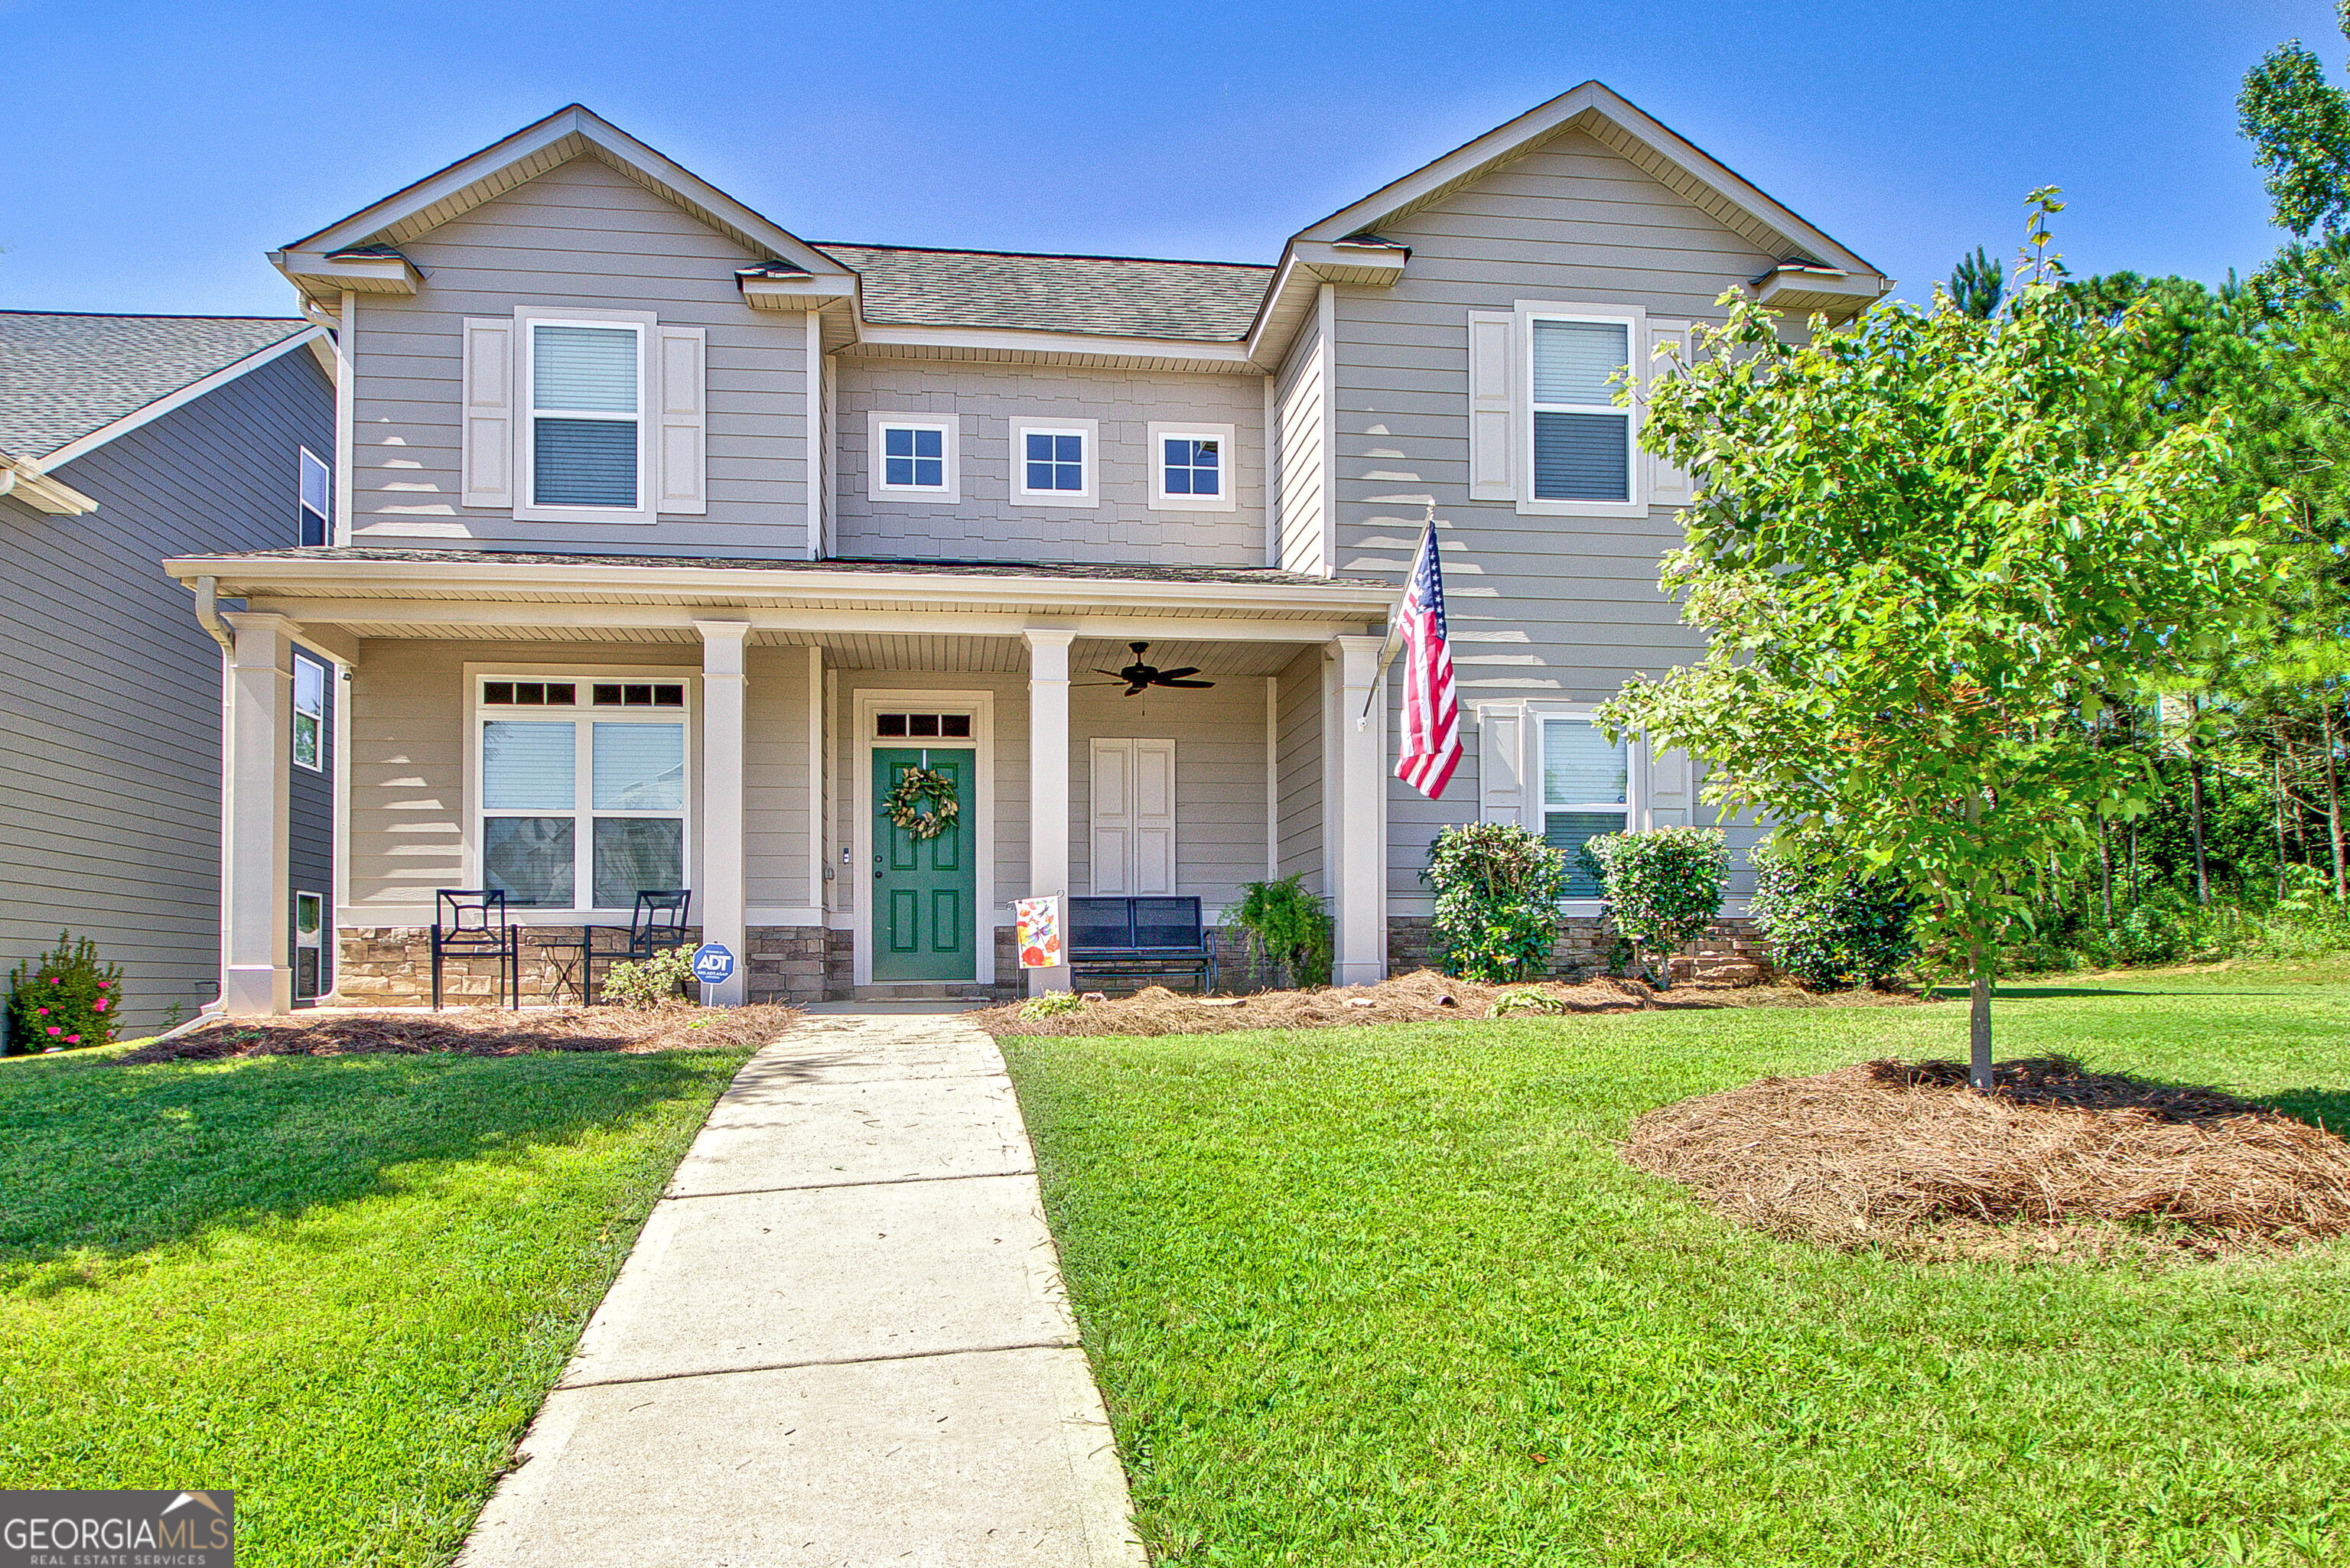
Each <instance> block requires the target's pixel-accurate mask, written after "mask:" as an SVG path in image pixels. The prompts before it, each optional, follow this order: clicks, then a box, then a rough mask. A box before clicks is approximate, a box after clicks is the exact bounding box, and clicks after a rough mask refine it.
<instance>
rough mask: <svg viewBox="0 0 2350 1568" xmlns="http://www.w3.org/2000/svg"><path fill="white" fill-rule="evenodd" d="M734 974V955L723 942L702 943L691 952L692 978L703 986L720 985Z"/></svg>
mask: <svg viewBox="0 0 2350 1568" xmlns="http://www.w3.org/2000/svg"><path fill="white" fill-rule="evenodd" d="M733 974H734V955H733V953H731V952H729V951H727V950H726V945H725V944H724V943H723V942H704V943H702V945H701V946H700V947H698V948H696V949H694V950H693V978H694V979H696V980H698V981H701V982H702V984H704V985H722V984H723V983H725V981H728V980H730V979H732V978H733Z"/></svg>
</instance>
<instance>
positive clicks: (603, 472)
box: [530, 321, 641, 511]
mask: <svg viewBox="0 0 2350 1568" xmlns="http://www.w3.org/2000/svg"><path fill="white" fill-rule="evenodd" d="M640 336H641V335H640V334H639V330H638V328H636V327H604V326H598V327H589V326H583V325H573V324H570V323H565V322H550V321H538V322H533V323H532V324H531V328H530V366H531V369H530V459H531V464H530V467H531V501H532V504H535V505H538V506H596V507H606V508H609V509H612V510H614V511H632V510H634V509H635V507H636V504H637V495H638V491H639V485H638V444H639V443H638V440H637V386H638V373H639V372H638V363H639V348H641V343H640Z"/></svg>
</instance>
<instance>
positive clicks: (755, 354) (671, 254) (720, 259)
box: [351, 156, 808, 559]
mask: <svg viewBox="0 0 2350 1568" xmlns="http://www.w3.org/2000/svg"><path fill="white" fill-rule="evenodd" d="M400 248H401V249H402V251H403V252H404V253H405V254H407V255H408V257H409V259H410V260H411V261H412V262H414V263H415V264H416V265H417V266H418V267H419V268H421V270H422V271H423V273H424V275H425V281H424V283H423V285H422V286H421V288H419V290H418V291H417V293H416V294H415V295H413V296H396V295H360V296H359V319H358V331H357V335H356V339H357V340H356V344H355V348H356V364H357V377H356V383H355V384H356V402H355V407H354V415H353V425H354V430H353V443H352V444H353V462H354V467H355V469H356V471H357V472H355V474H354V475H353V479H354V485H353V502H352V510H353V512H354V514H355V517H354V520H353V521H354V523H355V525H356V526H355V529H354V531H353V533H352V535H351V542H352V543H354V544H359V545H421V546H427V547H429V546H433V545H439V546H442V547H448V548H460V549H462V548H473V547H486V548H492V549H499V548H504V549H518V548H527V549H538V550H551V551H580V552H596V551H607V552H613V553H624V554H630V555H692V556H703V555H706V556H730V555H734V556H769V557H775V556H783V557H786V558H792V559H805V558H806V556H807V554H808V551H807V534H808V530H807V513H806V435H807V429H806V426H807V392H806V379H805V378H806V375H807V373H808V366H807V363H806V360H807V347H806V317H803V316H801V315H799V314H797V313H795V312H790V311H761V310H754V309H752V308H751V306H748V305H746V304H744V303H743V298H742V294H741V291H740V290H739V289H738V288H737V287H736V286H735V283H734V269H735V268H737V267H741V266H744V265H749V264H750V263H752V262H754V261H757V260H761V259H764V258H761V257H756V256H753V255H751V254H749V253H748V252H746V251H744V250H743V248H742V247H740V246H739V245H737V244H734V243H733V241H732V240H729V239H727V238H726V237H725V236H723V234H719V233H718V232H717V231H716V230H715V229H712V228H710V227H708V226H707V225H705V224H703V223H700V222H698V221H696V220H695V219H694V218H692V217H691V216H690V215H688V214H687V213H684V212H683V211H681V210H680V209H679V208H677V207H675V206H672V205H671V204H670V203H669V202H665V201H663V200H662V199H661V198H660V197H658V196H656V195H654V194H652V192H649V191H647V190H646V189H644V187H642V186H640V185H639V184H637V183H636V182H633V181H631V180H629V179H628V178H627V177H626V176H624V175H621V174H619V172H617V171H614V170H613V169H611V168H610V167H609V166H608V165H606V164H604V163H601V162H599V161H597V160H596V159H594V158H593V157H588V156H581V157H578V158H575V159H573V160H571V161H569V162H567V163H564V164H562V165H560V166H558V167H556V168H555V169H552V170H550V171H547V172H546V173H545V174H542V175H540V176H539V177H538V178H536V179H535V180H532V181H530V182H526V183H525V184H522V185H518V186H516V187H515V188H514V189H513V190H511V191H508V192H504V194H502V195H500V196H498V197H496V198H494V199H493V200H491V201H488V202H484V203H483V204H482V205H480V206H478V207H476V208H474V209H473V211H471V212H469V213H464V214H463V215H462V216H460V217H457V218H453V219H452V220H450V221H449V222H448V223H443V224H442V225H441V226H440V227H438V228H435V229H433V230H432V231H430V232H429V233H427V234H421V235H420V236H418V237H417V238H415V239H412V240H410V241H407V242H405V243H404V244H402V245H401V247H400ZM516 306H533V307H543V306H555V307H562V306H569V307H572V308H575V309H594V310H637V311H651V312H653V313H654V314H655V315H656V316H657V317H659V319H660V324H661V325H662V326H674V327H700V328H702V331H703V333H704V334H705V343H706V348H705V355H706V358H705V363H704V375H705V378H706V379H705V383H704V386H705V397H706V401H705V419H706V426H705V441H706V452H707V455H706V462H707V468H706V471H705V472H706V475H707V489H706V493H707V500H708V511H707V513H706V514H698V515H691V516H683V515H665V516H662V517H661V518H660V521H659V522H657V523H650V524H647V523H579V522H566V523H522V522H517V521H515V517H514V515H513V513H512V511H511V510H510V509H508V510H498V509H493V508H489V507H468V506H466V505H464V504H463V472H462V464H461V462H460V454H459V444H458V443H459V432H460V414H461V400H462V394H463V331H464V323H465V320H466V318H467V317H488V318H503V319H506V320H512V319H513V317H514V312H515V307H516ZM516 390H517V392H519V391H520V390H521V389H519V388H517V389H516ZM515 417H516V419H517V420H519V419H520V418H521V417H522V415H521V410H520V409H519V408H517V410H516V413H515ZM639 417H640V418H643V419H648V420H650V418H652V413H651V411H650V410H641V411H640V414H639Z"/></svg>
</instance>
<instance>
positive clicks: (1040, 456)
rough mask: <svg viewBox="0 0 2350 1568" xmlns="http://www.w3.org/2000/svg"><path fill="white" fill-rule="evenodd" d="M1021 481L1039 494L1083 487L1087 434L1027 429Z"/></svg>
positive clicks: (1073, 491)
mask: <svg viewBox="0 0 2350 1568" xmlns="http://www.w3.org/2000/svg"><path fill="white" fill-rule="evenodd" d="M1027 447H1028V452H1027V456H1026V460H1025V462H1026V467H1025V468H1024V470H1023V472H1024V476H1025V477H1024V480H1023V482H1022V483H1024V485H1025V486H1026V487H1027V488H1028V489H1029V490H1031V491H1033V492H1035V493H1037V494H1040V495H1050V494H1053V493H1055V492H1066V493H1071V494H1074V493H1076V492H1078V491H1080V490H1083V489H1084V488H1085V487H1086V438H1085V437H1083V436H1081V435H1078V434H1076V433H1074V432H1069V433H1060V432H1054V431H1029V432H1028V440H1027Z"/></svg>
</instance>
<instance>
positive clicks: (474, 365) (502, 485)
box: [461, 317, 515, 507]
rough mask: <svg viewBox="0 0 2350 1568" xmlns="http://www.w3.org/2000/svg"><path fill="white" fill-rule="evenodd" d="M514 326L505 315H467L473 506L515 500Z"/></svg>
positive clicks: (466, 482) (467, 490) (466, 483)
mask: <svg viewBox="0 0 2350 1568" xmlns="http://www.w3.org/2000/svg"><path fill="white" fill-rule="evenodd" d="M514 329H515V324H514V323H513V322H512V321H511V320H508V319H506V318H504V317H498V318H496V319H492V320H484V319H480V318H478V317H467V318H466V321H465V337H464V348H463V354H464V390H463V393H462V394H461V396H462V397H463V400H464V431H463V435H462V438H461V445H462V452H463V459H462V460H463V468H464V476H463V487H464V502H465V504H466V505H468V506H500V507H504V506H512V505H513V504H515V496H514V452H515V433H514Z"/></svg>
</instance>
